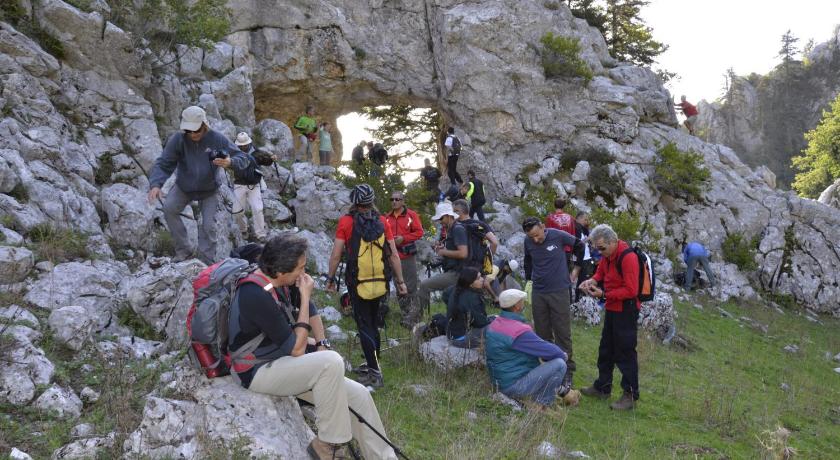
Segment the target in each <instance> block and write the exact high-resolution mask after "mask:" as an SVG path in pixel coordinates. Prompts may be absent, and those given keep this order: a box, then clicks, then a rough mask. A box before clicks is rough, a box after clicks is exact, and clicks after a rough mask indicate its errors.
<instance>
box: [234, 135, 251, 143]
mask: <svg viewBox="0 0 840 460" xmlns="http://www.w3.org/2000/svg"><path fill="white" fill-rule="evenodd" d="M250 143H251V136H249V135H248V133H239V134H237V135H236V142H234V144H236V145H237V146H242V145H248V144H250Z"/></svg>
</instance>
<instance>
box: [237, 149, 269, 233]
mask: <svg viewBox="0 0 840 460" xmlns="http://www.w3.org/2000/svg"><path fill="white" fill-rule="evenodd" d="M234 144H236V146H237V147H239V150H242V153H243V154H244V155H245V157H246V158H247V159H248V167H247V168H246V169H245V170H244V171H243V172H240V173H234V175H233V194H234V195H235V196H236V202H234V204H233V215H234V216H236V223H237V225H239V231H241V232H242V234H243V236H245V237H246V238H247V236H248V220H247V219H246V218H245V210H246V209H250V210H251V217H253V218H254V236H255V237H256V238H257V240H259V241H263V240H265V237H266V229H265V217H264V216H263V199H262V191H263V190H264V189H265V181H263V177H262V172H261V171H260V165H259V164H258V162H257V160H256V158H255V157H254V153H255V152H256V150H255V149H254V145H253V142H252V141H251V136H249V135H248V133H239V134H238V135H237V136H236V140H235V141H234Z"/></svg>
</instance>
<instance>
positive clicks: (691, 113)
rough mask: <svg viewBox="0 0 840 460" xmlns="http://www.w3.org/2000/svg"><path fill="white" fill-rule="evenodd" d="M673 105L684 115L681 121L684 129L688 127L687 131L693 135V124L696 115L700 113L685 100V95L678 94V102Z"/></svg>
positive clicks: (695, 120)
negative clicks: (683, 119)
mask: <svg viewBox="0 0 840 460" xmlns="http://www.w3.org/2000/svg"><path fill="white" fill-rule="evenodd" d="M674 107H675V108H677V109H678V110H679V111H680V112H682V113H683V115H685V121H684V122H683V124H684V125H685V127H686V129H688V133H689V134H691V135H692V136H693V135H694V126H695V123H696V122H697V115H698V114H699V113H700V112H698V111H697V107H696V106H694V105H692V104H690V103H689V102H688V101H686V100H685V95H683V96H680V103H679V104H674Z"/></svg>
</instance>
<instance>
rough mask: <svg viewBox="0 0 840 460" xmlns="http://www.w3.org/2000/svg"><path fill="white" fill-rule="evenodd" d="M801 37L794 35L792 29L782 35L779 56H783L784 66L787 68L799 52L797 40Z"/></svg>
mask: <svg viewBox="0 0 840 460" xmlns="http://www.w3.org/2000/svg"><path fill="white" fill-rule="evenodd" d="M798 41H799V39H798V38H796V37H794V36H793V33H791V31H790V29H788V31H787V32H785V33H784V34H783V35H782V47H781V49H779V54H777V56H778V57H780V58H782V66H783V67H785V68H787V67H788V66H790V64H791V63H792V62H793V60H794V59H793V57H794V56H795V55H796V53H797V52H798V50H797V48H796V42H798Z"/></svg>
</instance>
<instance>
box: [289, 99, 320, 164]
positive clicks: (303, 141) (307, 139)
mask: <svg viewBox="0 0 840 460" xmlns="http://www.w3.org/2000/svg"><path fill="white" fill-rule="evenodd" d="M295 129H296V130H298V133H299V134H300V135H299V136H298V140H299V141H300V147H299V148H298V150H297V154H296V155H295V158H294V160H295V161H312V151H311V149H312V142H314V141H315V137H316V135H317V133H318V123H317V122H316V121H315V107H313V106H311V105H307V106H306V113H304V114H303V115H301V116H300V117H298V119H297V121H296V122H295Z"/></svg>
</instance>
